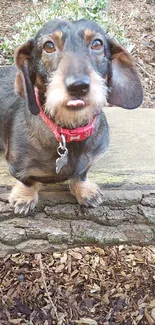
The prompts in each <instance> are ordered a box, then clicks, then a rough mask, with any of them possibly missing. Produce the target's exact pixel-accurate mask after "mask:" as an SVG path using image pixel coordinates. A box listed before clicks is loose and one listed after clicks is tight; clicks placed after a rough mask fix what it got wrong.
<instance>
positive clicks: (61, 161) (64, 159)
mask: <svg viewBox="0 0 155 325" xmlns="http://www.w3.org/2000/svg"><path fill="white" fill-rule="evenodd" d="M61 138H62V143H61V142H59V147H58V148H57V153H58V155H59V156H60V157H59V158H57V159H56V173H57V174H58V173H59V172H60V170H61V168H62V167H64V166H66V165H67V164H68V149H67V148H66V139H65V137H64V135H63V134H62V135H61Z"/></svg>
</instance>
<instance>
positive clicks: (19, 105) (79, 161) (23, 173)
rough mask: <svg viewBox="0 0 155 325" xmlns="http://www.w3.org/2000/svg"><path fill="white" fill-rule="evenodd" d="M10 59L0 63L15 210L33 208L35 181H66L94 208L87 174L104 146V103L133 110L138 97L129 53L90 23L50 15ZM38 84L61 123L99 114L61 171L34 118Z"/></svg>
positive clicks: (0, 123) (1, 125)
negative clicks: (8, 63)
mask: <svg viewBox="0 0 155 325" xmlns="http://www.w3.org/2000/svg"><path fill="white" fill-rule="evenodd" d="M47 42H50V43H49V44H47ZM51 42H52V43H51ZM95 42H96V43H97V47H95V46H96V45H95ZM98 44H99V46H98ZM100 45H101V46H100ZM48 46H49V48H48ZM50 46H51V50H50ZM15 62H16V66H13V67H2V68H0V79H1V84H0V137H1V139H2V140H3V143H4V148H5V156H6V159H7V162H8V167H9V170H10V173H11V174H12V175H13V176H14V177H15V178H16V179H17V180H18V182H17V184H16V185H15V187H14V188H13V190H12V192H11V194H10V204H11V205H12V206H13V207H14V209H15V213H23V212H24V213H26V214H27V213H28V212H29V210H31V209H33V208H34V206H35V205H36V204H37V201H38V190H39V188H40V186H39V185H38V184H39V183H50V182H60V181H64V180H70V189H71V192H72V194H73V195H75V196H76V198H77V201H78V202H79V203H80V204H82V205H85V206H97V205H98V204H100V203H101V202H102V195H101V192H100V189H99V187H98V186H97V185H96V184H93V183H92V182H90V181H89V180H88V179H87V172H88V170H89V168H90V166H91V165H92V164H93V163H94V162H95V161H96V160H97V157H99V156H100V154H101V153H103V152H104V151H105V150H106V149H107V147H108V141H109V134H108V124H107V121H106V118H105V115H104V113H103V112H102V107H103V106H104V105H105V103H106V101H108V102H109V103H110V104H112V105H118V106H122V107H125V108H128V109H132V108H135V107H138V106H139V105H140V104H141V102H142V98H143V92H142V87H141V83H140V80H139V77H138V75H137V72H136V69H135V66H134V63H133V60H132V58H131V56H130V54H129V53H128V52H127V51H126V50H125V49H124V48H123V47H121V46H120V45H119V44H117V43H115V42H114V41H113V40H111V39H110V38H109V37H108V36H107V35H106V34H105V33H104V31H103V30H102V28H101V27H100V26H98V25H97V24H96V23H95V22H93V21H89V20H85V19H83V20H79V21H75V22H67V21H64V20H53V21H50V22H49V23H47V24H46V25H44V26H43V28H42V29H41V30H40V31H39V32H38V33H37V35H36V36H35V37H34V39H31V40H29V41H27V42H26V43H25V44H23V45H21V46H20V47H19V48H18V49H17V51H16V53H15ZM35 87H37V89H38V99H39V101H40V103H41V105H42V108H43V110H44V111H45V113H46V114H47V115H48V116H49V117H50V119H51V120H52V121H54V122H55V123H56V124H57V125H60V126H61V127H63V128H69V129H74V128H76V127H80V126H84V125H87V124H88V123H89V122H91V121H92V120H93V118H94V117H95V116H96V122H95V128H94V132H93V134H92V135H91V136H90V137H89V138H87V139H85V140H83V141H80V142H70V143H67V149H68V164H67V165H65V166H64V167H62V169H61V170H60V172H59V173H58V174H57V173H56V159H57V158H58V154H57V148H58V145H59V144H58V141H57V140H56V139H55V136H54V135H53V133H52V132H51V131H50V130H49V128H48V127H47V126H46V124H45V123H44V122H43V120H42V119H41V117H40V115H39V107H38V104H37V101H36V97H35V92H34V89H35ZM78 101H79V102H80V103H82V104H81V106H80V107H79V106H78V107H76V102H78ZM69 102H74V103H75V106H74V105H73V107H72V105H71V106H70V105H69V104H68V103H69Z"/></svg>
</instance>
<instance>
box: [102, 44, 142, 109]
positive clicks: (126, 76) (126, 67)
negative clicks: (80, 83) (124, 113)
mask: <svg viewBox="0 0 155 325" xmlns="http://www.w3.org/2000/svg"><path fill="white" fill-rule="evenodd" d="M108 43H109V47H110V54H111V73H110V76H109V79H108V88H109V92H108V98H107V101H108V103H110V104H112V105H116V106H120V107H124V108H129V109H132V108H136V107H138V106H139V105H140V104H141V103H142V101H143V89H142V85H141V82H140V79H139V76H138V74H137V71H136V68H135V64H134V61H133V59H132V57H131V55H130V54H129V53H128V52H127V51H126V50H125V49H124V48H123V47H122V46H120V45H119V44H117V43H116V42H115V41H113V40H112V39H110V38H108Z"/></svg>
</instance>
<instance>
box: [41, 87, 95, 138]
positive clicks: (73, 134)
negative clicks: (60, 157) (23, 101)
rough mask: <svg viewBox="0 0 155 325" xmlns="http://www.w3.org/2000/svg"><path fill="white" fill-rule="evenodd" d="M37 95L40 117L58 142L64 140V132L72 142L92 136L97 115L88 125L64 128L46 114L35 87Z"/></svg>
mask: <svg viewBox="0 0 155 325" xmlns="http://www.w3.org/2000/svg"><path fill="white" fill-rule="evenodd" d="M35 96H36V102H37V105H38V107H39V109H40V113H39V115H40V117H41V118H42V120H43V121H44V123H45V124H46V125H47V126H48V128H49V129H50V130H51V131H52V132H53V134H54V136H55V138H56V140H57V141H58V142H61V141H62V138H61V135H62V134H63V135H64V136H65V140H66V142H72V141H82V140H85V139H87V138H88V137H90V136H91V135H92V133H93V131H94V126H95V121H96V118H97V117H96V116H95V118H94V119H93V121H92V122H91V123H89V124H87V125H86V126H82V127H79V128H76V129H73V130H70V129H63V128H62V127H60V126H57V125H56V124H55V123H54V122H52V121H51V120H50V119H49V117H48V116H47V115H46V114H45V112H44V110H43V108H42V106H41V104H40V101H39V96H38V89H37V88H36V87H35Z"/></svg>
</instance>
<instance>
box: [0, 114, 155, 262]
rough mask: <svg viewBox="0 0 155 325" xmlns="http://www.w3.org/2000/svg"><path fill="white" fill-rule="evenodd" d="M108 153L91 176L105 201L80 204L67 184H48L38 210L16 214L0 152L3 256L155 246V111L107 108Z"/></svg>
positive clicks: (0, 239) (1, 252)
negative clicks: (90, 247) (86, 205)
mask: <svg viewBox="0 0 155 325" xmlns="http://www.w3.org/2000/svg"><path fill="white" fill-rule="evenodd" d="M105 112H106V115H107V118H108V121H109V125H110V128H111V132H110V133H111V142H110V147H109V150H108V152H107V153H106V154H105V156H104V157H103V158H102V159H101V160H100V161H99V162H98V163H97V164H96V166H95V167H94V169H93V170H92V171H91V173H90V178H91V179H92V180H94V181H96V182H97V183H99V185H100V187H101V189H102V191H103V203H102V205H101V206H99V207H98V208H94V209H88V208H84V207H80V206H79V205H78V204H77V202H76V200H75V199H74V197H72V195H71V194H70V193H69V191H68V186H67V185H66V184H63V185H61V186H60V185H56V186H52V187H46V188H44V189H43V191H42V192H41V194H40V200H39V204H38V206H37V207H36V209H35V211H34V213H32V214H29V215H28V216H27V217H25V216H20V215H15V214H14V212H13V211H12V209H11V208H10V206H9V204H8V202H7V195H8V191H9V190H10V185H12V184H13V182H14V180H13V178H11V177H9V176H8V171H7V167H6V163H5V160H4V158H2V154H0V256H1V257H2V256H5V255H6V254H10V253H17V252H50V251H53V250H63V249H66V248H68V247H73V246H86V245H97V246H104V245H114V244H124V243H128V244H138V245H145V244H147V245H148V244H155V186H154V184H155V146H154V143H155V128H154V125H155V110H146V109H141V110H136V111H132V112H131V111H130V112H129V111H125V110H121V109H119V108H107V109H106V110H105Z"/></svg>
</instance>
